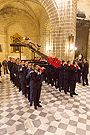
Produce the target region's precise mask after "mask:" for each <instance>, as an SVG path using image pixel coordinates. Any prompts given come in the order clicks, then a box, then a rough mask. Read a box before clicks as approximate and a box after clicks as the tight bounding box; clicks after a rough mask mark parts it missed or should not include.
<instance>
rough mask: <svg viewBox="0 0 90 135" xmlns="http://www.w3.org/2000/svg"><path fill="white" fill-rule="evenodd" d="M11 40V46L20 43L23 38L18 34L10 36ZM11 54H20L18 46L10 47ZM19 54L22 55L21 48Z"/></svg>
mask: <svg viewBox="0 0 90 135" xmlns="http://www.w3.org/2000/svg"><path fill="white" fill-rule="evenodd" d="M10 38H11V44H14V43H15V44H17V42H20V41H22V40H23V38H22V37H21V36H20V35H19V34H18V33H16V34H14V35H13V36H10ZM11 53H20V46H17V47H16V46H12V47H11ZM21 53H23V47H21Z"/></svg>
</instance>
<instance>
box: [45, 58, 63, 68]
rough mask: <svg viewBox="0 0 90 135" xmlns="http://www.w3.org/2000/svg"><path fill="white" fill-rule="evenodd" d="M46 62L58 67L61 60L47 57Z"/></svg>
mask: <svg viewBox="0 0 90 135" xmlns="http://www.w3.org/2000/svg"><path fill="white" fill-rule="evenodd" d="M47 62H48V63H50V64H51V65H53V66H54V67H56V68H58V67H60V66H61V61H60V60H58V58H57V57H48V58H47Z"/></svg>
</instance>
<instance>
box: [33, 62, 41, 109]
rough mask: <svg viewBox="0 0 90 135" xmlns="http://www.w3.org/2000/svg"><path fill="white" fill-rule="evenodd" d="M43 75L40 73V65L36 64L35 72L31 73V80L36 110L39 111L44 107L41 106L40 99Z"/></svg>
mask: <svg viewBox="0 0 90 135" xmlns="http://www.w3.org/2000/svg"><path fill="white" fill-rule="evenodd" d="M41 73H42V71H41V70H40V72H38V65H36V64H34V71H31V78H32V80H33V82H32V89H33V101H34V109H37V106H38V107H42V106H41V105H40V104H39V98H40V93H41V86H42V83H41Z"/></svg>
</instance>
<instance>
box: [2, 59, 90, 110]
mask: <svg viewBox="0 0 90 135" xmlns="http://www.w3.org/2000/svg"><path fill="white" fill-rule="evenodd" d="M2 65H3V69H4V74H8V72H9V73H10V81H11V82H12V83H13V86H14V87H15V86H16V87H17V89H18V90H19V92H20V91H22V94H23V95H24V96H25V97H27V98H28V100H29V101H30V106H32V103H33V102H34V108H35V109H37V106H38V107H42V106H41V105H40V93H41V86H42V81H45V82H46V83H47V84H51V86H55V88H56V89H57V88H59V91H60V92H61V90H64V92H65V94H67V92H70V96H71V97H73V95H78V94H77V93H76V92H75V87H76V83H77V82H78V83H81V82H82V85H83V86H85V85H89V84H88V73H89V72H88V69H89V64H88V62H87V60H86V59H79V58H78V57H76V58H75V59H74V61H73V64H71V62H70V61H67V63H66V62H65V61H64V60H63V61H62V63H61V66H60V67H58V68H56V67H54V66H53V65H51V64H49V63H47V61H46V60H45V59H43V60H42V58H40V59H39V58H35V59H34V60H33V61H29V62H28V61H21V60H19V58H17V59H14V58H12V57H10V58H9V61H8V62H7V60H6V59H4V61H3V62H2ZM2 65H1V63H0V67H2ZM0 75H1V70H0Z"/></svg>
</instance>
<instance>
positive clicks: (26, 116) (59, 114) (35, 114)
mask: <svg viewBox="0 0 90 135" xmlns="http://www.w3.org/2000/svg"><path fill="white" fill-rule="evenodd" d="M76 92H77V93H78V95H77V96H74V97H70V95H69V93H68V94H67V95H65V94H64V92H63V91H62V92H61V93H60V92H59V90H58V89H55V87H51V86H50V85H47V84H45V83H43V86H42V93H41V104H42V108H39V107H38V109H37V110H34V107H33V106H30V104H29V102H28V99H27V98H25V97H24V96H23V95H22V93H21V92H18V90H17V89H16V87H13V84H12V83H11V82H10V81H9V75H6V76H4V75H3V78H2V83H0V135H90V86H82V85H81V84H77V86H76Z"/></svg>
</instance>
